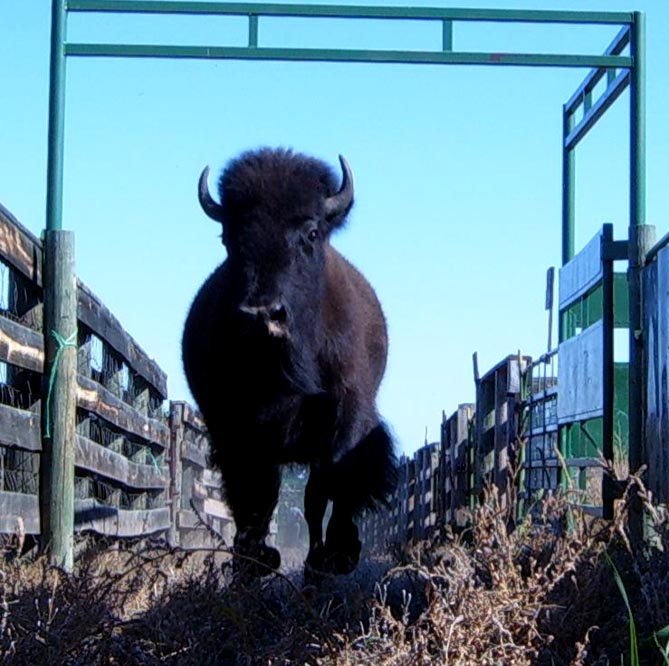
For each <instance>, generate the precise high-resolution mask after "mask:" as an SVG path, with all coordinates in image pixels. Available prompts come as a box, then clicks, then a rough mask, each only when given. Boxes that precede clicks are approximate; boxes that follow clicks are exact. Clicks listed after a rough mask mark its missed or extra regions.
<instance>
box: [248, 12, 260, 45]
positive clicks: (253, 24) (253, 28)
mask: <svg viewBox="0 0 669 666" xmlns="http://www.w3.org/2000/svg"><path fill="white" fill-rule="evenodd" d="M257 46H258V15H257V14H250V15H249V48H256V47H257Z"/></svg>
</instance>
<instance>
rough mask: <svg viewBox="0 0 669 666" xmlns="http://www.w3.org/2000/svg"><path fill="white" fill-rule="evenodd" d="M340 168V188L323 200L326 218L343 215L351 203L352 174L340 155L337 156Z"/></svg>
mask: <svg viewBox="0 0 669 666" xmlns="http://www.w3.org/2000/svg"><path fill="white" fill-rule="evenodd" d="M339 162H340V164H341V170H342V181H341V188H340V189H339V192H337V194H333V195H332V196H331V197H328V198H327V199H326V200H325V216H326V217H327V218H333V217H337V216H338V215H345V214H346V213H347V212H348V209H349V208H350V207H351V204H352V203H353V174H352V173H351V167H350V166H349V165H348V162H347V161H346V160H345V159H344V157H343V156H342V155H340V156H339Z"/></svg>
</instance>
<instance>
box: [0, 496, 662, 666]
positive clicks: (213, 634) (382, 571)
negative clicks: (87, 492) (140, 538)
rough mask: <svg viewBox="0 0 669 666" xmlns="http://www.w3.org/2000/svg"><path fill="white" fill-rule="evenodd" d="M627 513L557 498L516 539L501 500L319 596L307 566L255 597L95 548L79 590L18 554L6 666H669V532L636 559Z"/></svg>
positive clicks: (272, 581) (209, 558) (196, 565)
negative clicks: (588, 509)
mask: <svg viewBox="0 0 669 666" xmlns="http://www.w3.org/2000/svg"><path fill="white" fill-rule="evenodd" d="M618 514H619V515H618V516H617V518H616V520H615V521H613V522H612V523H611V522H607V523H604V522H602V521H597V520H594V519H591V518H586V517H585V516H583V515H581V514H579V513H578V512H576V511H574V510H572V509H570V508H569V504H568V503H567V502H566V501H565V500H564V499H561V498H552V499H549V500H547V501H546V502H544V504H543V506H542V507H541V510H538V511H537V512H535V514H534V517H533V518H532V519H529V518H528V519H527V520H526V521H525V522H524V523H522V524H520V525H518V526H516V527H515V529H513V530H512V531H509V529H508V525H509V521H508V515H507V514H506V512H505V511H503V510H502V509H500V507H499V505H498V503H497V502H496V500H495V498H494V496H491V497H490V498H489V501H488V502H487V504H486V505H485V506H484V507H482V508H481V509H480V510H479V511H478V512H477V514H476V516H475V521H474V526H473V527H472V529H471V530H469V531H467V532H465V533H464V534H461V535H459V536H457V537H456V536H454V535H450V534H444V535H442V536H441V537H440V538H439V539H438V540H437V539H435V540H434V541H433V542H431V543H422V544H418V545H416V546H415V547H413V548H412V549H410V550H403V551H400V550H398V549H397V548H395V549H391V551H390V552H388V553H386V554H385V555H384V556H383V557H377V558H375V559H368V560H366V561H364V562H362V563H361V565H360V566H359V567H358V569H357V570H356V571H355V572H354V573H353V574H352V575H350V576H342V577H322V578H319V579H313V578H310V579H309V580H306V581H305V580H304V577H303V574H302V570H301V553H298V552H295V553H285V554H284V555H286V557H285V558H284V560H285V561H286V562H288V564H289V565H290V566H288V567H286V568H285V569H284V570H282V571H281V572H280V573H275V574H272V575H270V576H267V577H265V578H263V579H261V580H258V581H254V582H252V583H248V582H247V583H242V582H240V581H237V580H235V579H234V578H233V577H232V573H231V563H230V556H229V555H228V554H226V553H225V552H223V551H222V550H212V551H196V552H190V553H187V552H180V551H174V550H168V549H165V548H164V547H161V546H160V545H159V544H150V543H146V542H145V543H141V544H138V543H134V544H121V545H119V544H112V543H105V542H104V541H100V540H99V539H97V540H94V539H92V538H90V537H89V538H88V539H87V540H85V541H82V542H80V543H79V544H78V550H79V555H78V558H77V564H76V568H75V572H74V573H73V574H72V575H66V574H64V573H63V572H61V571H59V570H57V569H53V568H50V567H48V566H47V564H46V562H45V561H44V559H43V558H36V559H35V558H32V559H31V558H30V557H22V558H18V557H16V550H15V546H16V544H14V545H12V544H8V545H7V547H6V548H5V550H4V552H3V554H4V559H0V663H1V664H5V665H7V666H15V665H16V666H18V665H21V666H22V665H26V666H28V665H30V666H33V665H36V664H40V665H51V664H53V665H56V664H59V665H60V664H62V665H67V666H75V665H76V666H79V665H81V666H84V665H85V666H95V665H102V664H118V665H125V664H128V665H135V664H137V665H144V666H154V665H155V666H157V665H159V664H173V665H176V664H183V665H193V666H195V665H197V666H208V665H212V666H213V665H217V666H218V665H228V664H230V665H253V666H255V665H258V666H260V665H279V664H299V665H305V664H308V665H311V664H314V665H322V666H325V665H341V666H354V665H355V666H357V665H361V664H370V665H371V664H374V665H378V666H386V665H387V666H399V665H407V666H408V665H419V664H426V665H427V664H458V665H459V664H462V665H472V666H473V665H477V666H480V665H484V666H485V665H490V666H492V665H507V664H508V665H525V664H528V665H529V664H537V665H540V666H543V665H546V666H563V665H567V664H569V665H574V666H578V665H586V664H597V665H598V666H599V665H602V666H603V665H605V664H611V665H614V664H615V665H616V666H617V665H619V664H622V663H624V664H632V663H639V664H669V656H667V652H666V650H667V644H668V643H669V635H667V634H668V633H669V630H667V629H666V628H667V627H668V626H669V566H668V565H669V530H668V529H667V525H666V522H663V521H662V520H660V519H659V518H657V519H656V521H655V522H656V525H655V527H656V539H655V541H654V543H653V545H644V546H643V547H636V548H635V547H633V546H632V545H631V544H630V543H629V542H628V540H627V535H626V530H625V510H624V506H623V505H621V506H620V507H619V509H618ZM13 546H14V547H13ZM615 572H618V574H619V577H620V578H619V580H617V578H616V573H615ZM622 592H624V593H625V594H626V596H627V603H628V604H629V609H628V606H627V604H626V602H625V600H624V598H623V594H622ZM630 610H631V613H632V616H631V617H632V618H633V626H634V628H635V630H636V633H637V639H636V641H635V640H634V639H632V638H630V626H631V624H630ZM663 630H664V632H663ZM663 650H664V651H665V652H664V653H663ZM634 657H638V661H636V662H634V661H632V659H633V658H634Z"/></svg>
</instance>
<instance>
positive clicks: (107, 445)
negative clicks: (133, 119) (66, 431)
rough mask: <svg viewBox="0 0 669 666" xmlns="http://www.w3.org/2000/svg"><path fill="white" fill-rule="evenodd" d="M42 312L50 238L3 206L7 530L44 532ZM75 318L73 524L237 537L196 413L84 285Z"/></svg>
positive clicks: (0, 356)
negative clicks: (45, 241)
mask: <svg viewBox="0 0 669 666" xmlns="http://www.w3.org/2000/svg"><path fill="white" fill-rule="evenodd" d="M42 311H43V308H42V245H41V243H40V241H39V240H38V239H36V238H35V237H34V236H33V235H32V234H31V233H30V232H29V231H28V230H26V229H25V228H24V227H23V226H22V225H21V224H20V223H19V222H18V221H17V220H16V219H15V218H14V217H13V216H12V215H11V213H10V212H9V211H7V210H6V209H5V208H4V207H2V206H0V533H8V532H9V533H11V532H14V531H16V530H17V529H21V530H23V531H24V532H25V533H27V534H39V532H40V520H39V516H40V512H39V501H38V486H39V484H38V474H39V460H40V452H41V449H42V442H41V435H40V414H41V411H42V405H43V403H44V395H43V382H42V368H43V363H44V348H43V334H42ZM77 316H78V323H79V334H78V335H79V339H78V341H77V342H78V351H77V366H78V367H77V371H78V375H77V392H76V449H75V530H77V531H85V530H90V531H93V532H97V533H99V534H105V535H112V536H123V537H134V536H137V537H138V536H147V535H164V536H166V537H168V538H169V539H170V541H171V542H172V543H174V544H179V545H183V546H186V547H188V546H193V545H203V544H207V543H210V542H211V540H212V537H213V536H215V535H217V534H218V535H221V536H224V537H227V538H228V539H229V538H230V537H231V519H230V516H229V513H228V511H227V507H226V506H225V504H223V502H222V501H221V494H220V479H219V478H218V476H217V475H216V474H215V473H214V472H213V471H212V470H211V469H210V465H209V463H208V456H207V450H208V449H207V442H206V433H205V431H204V426H203V424H202V422H201V421H200V420H199V418H198V417H197V415H196V413H195V412H194V410H193V409H192V408H190V407H189V406H188V405H186V404H185V403H169V404H168V403H166V399H167V379H166V375H165V373H164V372H163V371H162V370H161V368H160V367H159V366H158V365H157V364H156V362H155V361H153V360H152V359H151V358H149V357H148V355H147V354H146V353H145V352H144V351H143V350H142V349H141V347H140V346H139V345H138V344H137V343H136V342H135V340H134V339H133V338H132V337H131V336H130V335H129V334H128V333H127V332H126V331H125V330H124V329H123V327H122V326H121V324H120V323H119V321H118V320H117V319H116V318H115V317H114V315H113V314H112V313H111V312H110V311H109V310H108V309H107V307H106V306H105V305H104V304H103V303H102V302H101V301H100V300H99V299H98V298H97V297H96V296H95V294H93V292H91V291H90V289H88V288H87V287H86V286H85V285H84V284H83V283H81V282H79V283H78V289H77ZM19 522H20V523H21V525H20V528H19ZM203 523H206V526H205V525H204V524H203Z"/></svg>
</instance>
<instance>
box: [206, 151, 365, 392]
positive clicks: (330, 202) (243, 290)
mask: <svg viewBox="0 0 669 666" xmlns="http://www.w3.org/2000/svg"><path fill="white" fill-rule="evenodd" d="M339 159H340V163H341V168H342V172H343V176H342V182H341V186H340V187H338V183H337V179H336V177H335V175H334V174H333V172H332V171H331V169H330V168H329V167H328V166H327V165H325V164H324V163H323V162H321V161H320V160H316V159H314V158H311V157H307V156H305V155H301V154H296V153H293V152H291V151H289V150H272V149H262V150H259V151H253V152H248V153H245V154H243V155H242V156H240V157H239V158H237V159H236V160H234V161H232V162H231V163H230V164H229V165H228V166H227V168H226V169H225V170H224V171H223V173H222V175H221V177H220V179H219V183H218V190H219V197H220V203H218V202H216V201H215V200H214V198H213V197H212V196H211V195H210V193H209V189H208V186H207V177H208V169H204V171H203V172H202V175H201V176H200V182H199V199H200V204H201V206H202V208H203V209H204V212H205V213H206V214H207V215H208V216H209V217H211V218H212V219H214V220H216V221H217V222H220V223H221V225H222V239H223V244H224V245H225V247H226V250H227V255H228V257H227V261H226V265H227V272H228V276H229V280H228V290H229V293H228V294H227V299H228V304H229V305H230V306H231V307H232V309H233V310H234V311H235V313H236V316H237V317H238V320H239V321H244V322H245V326H246V329H245V330H246V331H247V333H248V334H249V335H252V334H255V335H256V336H258V337H264V338H266V339H269V338H274V339H275V340H276V341H280V342H281V344H283V345H284V347H285V348H286V349H288V350H289V356H290V361H289V363H288V366H289V369H288V370H287V372H286V373H284V374H288V375H291V376H293V377H295V376H296V375H299V376H302V380H301V381H300V382H298V383H300V384H302V385H304V383H305V382H304V377H305V376H307V375H309V376H311V377H312V379H313V381H312V382H307V384H311V385H312V387H313V384H314V382H316V379H315V374H314V373H315V372H316V371H315V363H316V355H317V347H318V338H319V335H320V323H321V308H322V302H323V293H324V287H325V267H326V254H327V246H328V242H329V236H330V233H331V232H332V231H333V230H334V229H336V228H338V227H339V226H341V225H342V223H343V221H344V219H345V217H346V214H347V213H348V212H349V210H350V208H351V206H352V204H353V179H352V175H351V170H350V168H349V166H348V164H347V162H346V160H345V159H344V158H343V157H340V158H339ZM285 365H286V364H285V363H284V366H285ZM298 368H301V370H300V371H297V369H298ZM284 369H285V368H284ZM316 374H317V373H316Z"/></svg>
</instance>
